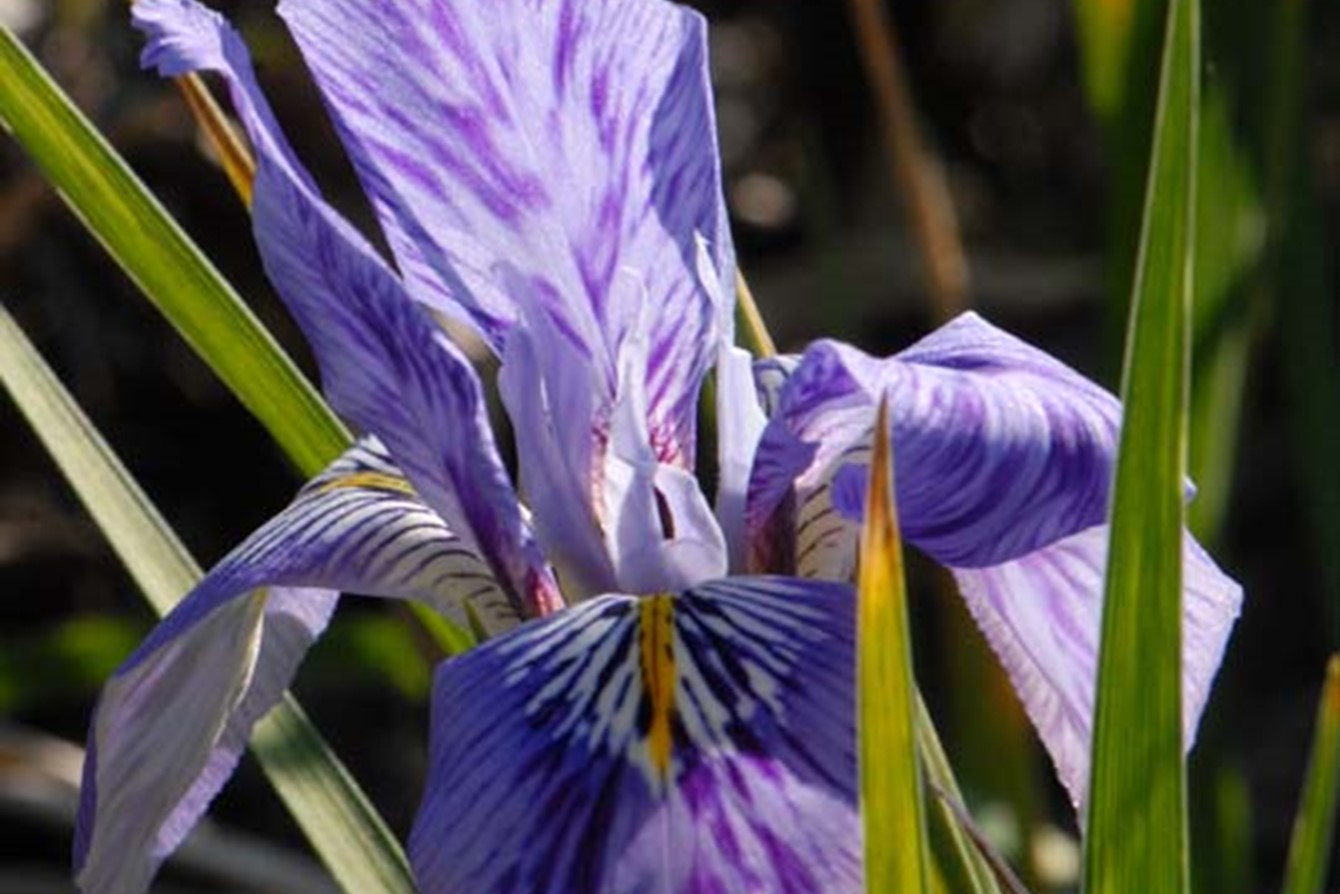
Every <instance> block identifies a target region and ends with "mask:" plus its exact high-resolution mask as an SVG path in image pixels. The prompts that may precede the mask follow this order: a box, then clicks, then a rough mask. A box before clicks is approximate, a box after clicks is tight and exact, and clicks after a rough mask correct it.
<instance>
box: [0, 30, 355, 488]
mask: <svg viewBox="0 0 1340 894" xmlns="http://www.w3.org/2000/svg"><path fill="white" fill-rule="evenodd" d="M0 124H3V125H4V126H5V128H6V129H8V130H9V131H10V132H11V133H12V134H13V135H14V137H15V139H17V140H18V141H19V143H21V144H22V145H23V147H24V148H25V149H26V150H27V151H28V154H29V155H30V156H31V157H32V158H33V160H34V161H35V162H36V163H37V164H38V166H39V167H41V168H42V172H43V173H44V174H45V175H46V176H47V178H48V179H50V181H51V182H52V183H53V184H55V186H56V187H57V188H58V189H59V190H60V192H61V195H62V196H64V198H65V200H66V202H68V203H69V205H70V207H71V208H72V209H73V210H74V212H75V213H76V214H77V215H79V217H80V218H81V219H82V220H83V221H84V223H85V224H86V225H87V226H88V228H89V230H90V231H91V232H92V233H93V234H94V235H95V236H96V237H97V238H98V240H99V241H100V242H102V244H103V246H104V247H106V249H107V251H108V252H109V253H110V254H111V255H112V257H113V258H115V259H116V262H117V263H118V264H120V265H121V268H122V269H123V270H125V271H126V274H127V275H128V276H130V278H131V279H133V280H134V281H135V283H136V284H137V285H138V286H139V287H140V288H141V289H142V290H143V291H144V294H145V295H146V296H148V298H149V300H150V301H152V302H153V303H154V304H155V305H156V306H157V307H158V309H159V310H160V311H161V312H162V313H163V314H164V316H166V317H167V318H168V320H169V321H170V322H171V323H172V325H173V326H175V327H176V328H177V329H178V331H180V332H181V334H182V336H183V337H185V339H186V340H187V341H188V342H189V343H190V344H191V346H192V347H193V348H194V349H195V351H196V353H198V354H199V355H200V356H201V357H202V358H204V360H205V362H206V363H208V364H209V365H210V366H211V367H212V368H213V369H214V371H215V372H216V373H217V374H218V375H219V378H221V379H222V380H223V382H224V383H225V384H226V385H227V386H228V387H229V388H230V389H231V390H232V392H233V393H234V394H236V395H237V397H238V399H239V400H241V401H242V403H243V404H244V405H245V406H246V407H247V409H248V410H250V411H251V412H252V413H253V414H254V415H255V416H256V418H257V419H259V420H260V421H261V424H263V425H264V426H265V427H266V428H267V429H268V430H269V431H270V433H271V435H273V436H274V438H275V440H277V441H278V442H279V443H280V445H281V446H282V447H283V448H284V450H285V452H286V453H287V454H288V455H289V456H290V457H292V459H293V461H294V462H296V463H297V464H298V466H299V468H300V469H302V471H303V472H304V473H307V474H312V473H314V472H316V471H317V470H319V469H321V468H322V467H323V466H324V465H325V464H326V463H327V462H329V461H330V460H332V459H334V458H335V456H337V455H338V454H339V452H340V451H341V450H342V449H344V447H345V445H347V444H348V442H349V438H348V434H347V433H346V432H345V431H344V429H343V428H342V427H341V425H340V423H339V421H338V420H336V418H335V417H334V415H332V414H331V412H330V410H329V409H328V408H326V406H325V405H324V403H323V402H322V401H321V398H320V396H319V395H318V394H317V392H316V390H315V389H314V388H313V387H312V386H311V384H310V383H309V382H307V380H306V379H305V378H304V377H303V376H302V374H301V372H299V371H298V369H297V367H295V366H294V365H293V363H292V361H290V360H289V359H288V357H287V356H286V355H285V354H284V352H283V351H282V350H281V349H280V348H279V346H278V345H277V344H275V342H274V340H273V338H271V336H270V334H269V333H268V332H267V331H266V330H265V328H264V327H263V326H262V325H261V324H260V322H259V321H258V320H257V319H256V317H255V316H254V315H253V314H252V313H251V311H250V310H248V309H247V307H246V305H245V304H243V303H242V300H241V299H240V298H239V297H238V296H237V293H236V292H235V291H234V290H233V288H232V287H231V286H230V285H228V283H227V281H225V280H224V278H223V276H222V275H221V274H220V273H219V271H218V270H216V269H215V268H214V266H213V264H211V263H210V262H209V260H208V259H207V258H206V257H205V256H204V254H203V253H202V252H201V251H200V249H199V248H197V247H196V245H195V244H194V243H193V242H192V241H191V240H190V238H189V237H187V236H186V234H185V233H183V232H182V230H181V228H180V227H179V226H177V224H176V222H175V221H173V220H172V218H171V217H170V216H169V215H168V214H167V212H166V211H165V210H163V207H162V206H161V205H160V204H159V203H158V201H157V200H156V199H155V198H154V197H153V196H152V195H151V194H150V193H149V191H148V190H147V189H146V188H145V186H144V184H143V183H142V182H140V180H139V178H138V177H136V176H135V174H134V172H132V171H131V170H130V168H129V166H127V165H126V163H125V161H124V160H123V159H122V158H121V157H120V156H119V155H118V154H117V153H116V152H115V150H113V149H112V147H111V146H109V145H108V144H107V142H106V140H104V139H103V138H102V136H101V135H100V134H99V133H98V132H97V131H96V130H94V128H93V126H92V125H91V124H89V122H88V120H87V119H86V118H85V117H84V116H83V115H82V114H81V113H80V111H79V110H78V109H77V108H76V107H75V106H74V104H73V103H72V102H70V100H69V98H68V97H66V96H65V95H64V93H63V92H62V91H61V89H60V88H59V87H58V86H56V84H55V83H53V82H52V80H51V78H50V77H48V76H47V74H46V72H45V71H43V69H42V67H41V65H39V64H38V63H37V61H36V60H35V59H33V57H32V56H31V55H30V54H29V53H28V51H27V50H26V49H25V48H24V47H23V44H22V43H20V42H19V40H18V38H17V37H15V36H14V34H13V32H11V31H9V29H7V28H4V27H2V26H0Z"/></svg>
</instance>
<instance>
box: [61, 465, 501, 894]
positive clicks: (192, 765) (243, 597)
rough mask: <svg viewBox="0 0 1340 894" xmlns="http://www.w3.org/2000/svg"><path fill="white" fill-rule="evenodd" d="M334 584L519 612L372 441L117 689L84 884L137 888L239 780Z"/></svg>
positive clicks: (152, 641) (496, 621) (318, 625)
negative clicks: (227, 785)
mask: <svg viewBox="0 0 1340 894" xmlns="http://www.w3.org/2000/svg"><path fill="white" fill-rule="evenodd" d="M340 591H347V592H354V593H359V594H364V595H370V596H390V597H397V598H418V599H421V600H423V601H425V602H429V603H431V604H433V605H436V606H438V607H440V608H443V609H445V610H446V611H447V614H448V615H449V616H454V617H455V618H456V619H457V621H458V622H460V623H469V622H470V621H472V620H477V621H478V622H479V623H481V624H482V625H484V626H485V628H486V629H487V630H490V631H492V632H498V631H502V630H505V629H508V628H509V627H511V626H513V625H514V624H516V623H517V622H518V621H519V620H520V607H519V606H517V605H515V604H514V603H513V602H512V601H510V600H509V598H508V595H507V593H506V592H505V591H504V589H503V588H502V587H501V586H499V584H498V582H497V581H496V580H494V578H493V576H492V573H491V571H490V569H489V566H488V564H487V563H486V562H485V561H484V559H483V558H482V557H481V556H478V555H477V554H475V553H473V552H472V551H471V550H470V549H469V548H468V547H466V546H465V545H464V544H463V543H462V542H461V540H460V539H459V538H457V537H456V536H455V535H454V534H453V533H452V532H451V531H450V530H449V529H448V528H447V527H446V525H445V524H444V523H443V522H442V520H441V518H440V517H438V516H437V515H436V514H435V513H434V512H433V511H432V510H431V509H429V508H428V507H427V506H425V505H424V504H423V503H422V502H421V501H420V500H419V499H418V498H417V497H416V496H414V495H413V493H412V491H411V490H410V489H409V486H408V483H407V482H406V480H405V478H404V477H403V476H402V475H400V474H399V472H398V470H396V469H395V468H394V467H393V466H391V465H390V464H389V462H388V461H387V459H386V457H385V455H384V453H383V452H382V451H381V449H380V447H379V446H378V445H377V444H376V443H375V442H372V441H368V442H365V443H363V444H360V445H358V446H356V447H354V448H353V449H351V450H350V451H349V452H348V453H347V454H346V455H345V456H344V457H342V458H341V459H340V460H338V461H337V462H336V463H335V464H333V465H332V466H331V468H330V469H329V470H328V471H327V472H326V473H324V474H323V475H321V476H320V477H318V478H317V479H315V480H314V481H313V482H312V483H311V484H310V485H309V486H308V487H306V488H305V489H304V490H303V491H302V492H301V493H300V494H299V495H298V497H297V498H296V499H295V500H294V501H293V503H292V504H291V505H290V506H289V507H288V508H287V509H285V510H284V511H283V512H282V513H280V514H279V515H278V516H276V517H275V518H274V519H273V520H271V521H270V522H269V523H267V524H266V525H264V526H262V527H261V528H260V529H259V530H258V531H257V532H256V533H255V534H253V535H252V536H251V537H250V538H248V539H247V540H246V541H245V542H244V543H243V544H242V545H241V546H239V547H238V548H237V549H236V550H234V551H233V552H232V553H230V554H229V555H228V556H227V557H226V558H224V559H223V560H222V561H221V562H220V563H219V564H218V565H216V566H215V567H214V568H213V569H212V570H211V571H210V573H209V574H208V575H206V576H205V578H204V579H203V580H202V581H201V582H200V583H199V584H198V585H197V586H196V588H195V589H194V590H193V591H192V592H191V593H190V594H188V595H187V596H186V598H185V599H183V600H182V602H181V603H180V604H179V605H178V606H177V607H176V608H175V609H173V611H172V612H170V613H169V614H168V615H167V617H165V618H164V619H163V621H162V622H161V623H160V624H159V625H158V626H157V627H156V628H155V629H154V631H153V632H152V633H151V634H150V635H149V636H148V638H147V639H145V641H144V642H143V643H142V644H141V645H140V647H139V648H138V649H137V650H136V651H135V653H134V654H133V655H132V656H131V657H130V658H129V659H128V660H127V661H126V662H125V664H123V665H122V667H121V668H120V669H119V670H118V671H117V672H116V674H115V675H114V676H113V678H112V680H111V681H110V682H109V683H108V684H107V687H106V688H105V690H104V692H103V694H102V698H101V699H100V702H99V705H98V709H97V712H96V714H95V716H94V720H93V723H92V727H91V730H90V735H89V749H88V757H87V758H86V761H85V765H84V784H83V786H82V791H81V803H80V811H79V823H78V828H77V831H76V846H75V868H76V872H77V874H78V883H79V886H80V889H81V890H83V891H85V892H89V894H93V892H118V894H120V892H127V891H142V890H145V889H146V888H147V887H148V884H149V880H150V879H151V878H152V876H153V873H154V871H155V870H156V869H157V867H158V864H159V863H160V862H162V860H163V859H164V858H165V857H166V856H167V855H168V854H169V853H171V851H172V850H174V849H175V848H176V847H177V845H178V844H180V843H181V840H182V838H183V837H185V835H186V833H187V832H188V831H189V830H190V829H191V828H192V827H193V826H194V825H195V823H196V821H197V820H198V819H199V818H200V816H201V814H202V813H203V812H204V810H205V808H206V807H207V806H208V804H209V802H210V800H212V799H213V797H214V795H216V794H217V793H218V791H219V789H220V788H221V787H222V786H223V784H224V782H226V781H227V779H228V777H229V776H230V775H231V774H232V771H233V768H234V767H235V766H236V764H237V760H238V758H239V757H240V755H241V752H242V750H243V749H244V748H245V747H246V743H247V739H248V737H249V736H250V733H251V728H252V726H253V725H254V724H255V723H256V721H257V720H259V719H260V718H261V717H262V716H263V715H264V714H265V713H266V712H267V711H268V710H269V709H270V708H271V707H273V706H274V704H275V703H276V702H277V701H278V699H279V697H280V696H281V695H282V694H283V692H284V690H285V689H286V688H287V687H288V685H289V682H290V680H291V679H292V677H293V674H294V673H295V671H296V670H297V666H298V664H299V662H300V661H301V659H302V657H303V655H305V654H306V652H307V649H308V647H309V646H310V645H311V643H312V642H313V640H315V638H316V637H317V636H319V635H320V633H321V631H322V630H323V629H324V628H325V625H326V622H327V621H328V620H329V618H330V615H331V612H332V611H334V609H335V603H336V601H337V599H338V594H339V592H340Z"/></svg>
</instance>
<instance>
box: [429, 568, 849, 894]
mask: <svg viewBox="0 0 1340 894" xmlns="http://www.w3.org/2000/svg"><path fill="white" fill-rule="evenodd" d="M853 603H854V600H853V598H852V593H851V589H850V587H848V586H845V585H838V584H825V583H819V582H804V581H796V580H785V579H777V578H773V579H769V578H734V579H731V580H726V581H718V582H714V583H711V584H706V585H704V586H701V587H698V588H695V589H693V590H690V591H687V592H685V593H681V594H679V595H677V596H660V597H648V598H642V599H638V598H634V597H630V596H620V595H614V596H603V597H600V598H597V599H593V600H591V601H589V602H586V603H583V604H582V605H580V606H578V607H576V608H573V609H569V610H567V611H565V612H562V613H560V614H558V615H556V616H553V617H551V618H546V619H543V620H541V621H538V622H534V623H531V624H527V625H525V626H523V627H521V628H519V629H518V630H516V631H514V632H513V633H511V634H508V635H507V636H505V637H502V638H499V639H496V640H492V641H490V642H489V643H487V644H485V645H483V646H481V647H479V648H477V649H475V650H473V651H471V652H469V653H467V654H466V655H463V656H461V657H460V658H457V659H453V660H450V661H448V662H447V663H446V664H444V665H443V666H442V668H441V669H440V670H439V671H438V675H437V680H436V684H435V687H434V694H433V704H434V714H433V728H432V739H431V746H430V747H431V754H430V763H429V766H430V773H429V779H428V786H427V790H426V792H425V794H424V800H423V804H422V806H421V808H420V811H419V816H418V819H417V820H416V822H415V827H414V832H413V834H412V836H411V838H410V857H411V861H412V863H413V865H414V869H415V874H416V877H417V880H418V883H419V887H420V889H421V890H422V891H423V892H424V894H437V892H448V891H452V892H454V891H498V890H518V891H533V892H555V894H559V892H562V894H566V892H571V891H643V890H657V891H666V892H686V894H687V892H696V891H723V892H724V891H796V892H801V891H806V892H808V891H834V892H855V891H858V890H860V889H861V868H860V867H861V859H860V854H861V845H860V841H861V827H860V820H859V815H858V813H857V808H856V759H855V733H854V715H853V712H854V695H853V678H854V673H855V670H854V665H853V653H852V643H853V623H854V617H853V616H854V612H853Z"/></svg>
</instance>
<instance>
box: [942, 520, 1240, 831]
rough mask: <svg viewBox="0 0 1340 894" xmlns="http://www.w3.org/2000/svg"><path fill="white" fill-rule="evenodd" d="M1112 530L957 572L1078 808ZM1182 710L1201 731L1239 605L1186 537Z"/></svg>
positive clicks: (1232, 588) (1228, 582)
mask: <svg viewBox="0 0 1340 894" xmlns="http://www.w3.org/2000/svg"><path fill="white" fill-rule="evenodd" d="M1108 530H1109V529H1108V527H1107V526H1106V525H1099V526H1097V527H1093V528H1089V529H1088V530H1085V531H1081V532H1080V533H1078V534H1074V535H1071V536H1070V537H1067V538H1065V539H1063V540H1060V541H1057V542H1056V543H1053V544H1051V545H1049V546H1046V547H1044V548H1042V549H1040V550H1037V551H1036V552H1033V553H1030V554H1028V555H1025V556H1021V557H1019V558H1016V559H1013V560H1011V561H1009V562H1005V563H1003V564H1001V565H997V566H994V567H987V568H955V569H953V571H954V577H955V578H956V579H957V580H958V584H959V588H960V589H961V590H962V592H963V598H964V600H965V601H966V602H967V604H968V609H969V610H970V611H971V612H972V615H973V617H974V618H975V619H976V620H977V624H978V626H979V627H981V629H982V632H983V633H984V634H985V635H986V638H987V640H988V641H989V642H990V643H991V646H992V648H993V649H994V650H995V652H996V654H997V655H998V656H999V657H1000V660H1001V663H1002V664H1003V665H1004V666H1005V669H1006V671H1007V672H1008V673H1009V675H1010V679H1011V681H1012V682H1013V684H1014V688H1015V690H1016V691H1017V692H1018V693H1019V697H1020V699H1021V700H1022V701H1023V704H1024V708H1025V710H1026V711H1027V712H1028V716H1029V717H1030V718H1031V719H1032V721H1033V724H1034V725H1035V726H1036V727H1037V729H1038V733H1039V735H1040V736H1041V738H1042V741H1043V743H1044V744H1045V745H1046V747H1047V751H1048V753H1050V754H1051V757H1052V760H1053V761H1054V762H1055V764H1056V771H1057V775H1058V776H1059V777H1060V779H1061V781H1062V782H1063V783H1064V784H1065V787H1066V789H1067V790H1068V791H1069V793H1070V797H1071V799H1072V800H1073V802H1074V803H1075V806H1076V807H1077V808H1079V809H1081V813H1082V807H1083V803H1084V793H1085V790H1086V788H1087V786H1088V783H1089V750H1090V745H1091V737H1092V730H1093V704H1094V686H1095V681H1096V679H1097V668H1098V664H1097V662H1098V644H1099V640H1100V637H1101V626H1102V593H1103V574H1104V570H1105V568H1106V564H1107V537H1108ZM1184 543H1185V552H1184V565H1183V595H1182V598H1183V614H1182V617H1183V625H1182V700H1183V701H1182V710H1183V727H1184V733H1185V744H1186V748H1187V749H1188V750H1189V749H1190V748H1191V746H1192V744H1193V743H1194V742H1195V736H1196V727H1197V725H1198V723H1199V722H1200V716H1201V713H1202V712H1203V711H1204V708H1205V702H1206V699H1207V698H1208V696H1209V692H1210V685H1211V683H1212V682H1213V680H1214V675H1215V673H1216V671H1217V670H1218V668H1219V663H1220V660H1221V658H1222V657H1223V652H1224V647H1225V645H1226V644H1227V642H1228V637H1229V635H1230V633H1231V632H1232V629H1233V622H1234V621H1235V620H1236V618H1237V616H1238V611H1239V608H1240V607H1241V604H1242V588H1241V587H1240V586H1239V585H1238V584H1237V583H1236V582H1234V581H1233V580H1232V579H1230V578H1229V577H1227V576H1226V575H1224V573H1223V572H1222V571H1220V570H1219V569H1218V568H1217V567H1216V566H1215V564H1214V562H1213V561H1212V560H1211V559H1210V557H1209V556H1207V555H1206V554H1205V552H1204V551H1203V550H1202V549H1201V548H1200V547H1199V546H1198V545H1197V544H1196V542H1195V540H1193V539H1192V538H1191V536H1190V535H1189V534H1188V535H1186V539H1185V541H1184Z"/></svg>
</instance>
